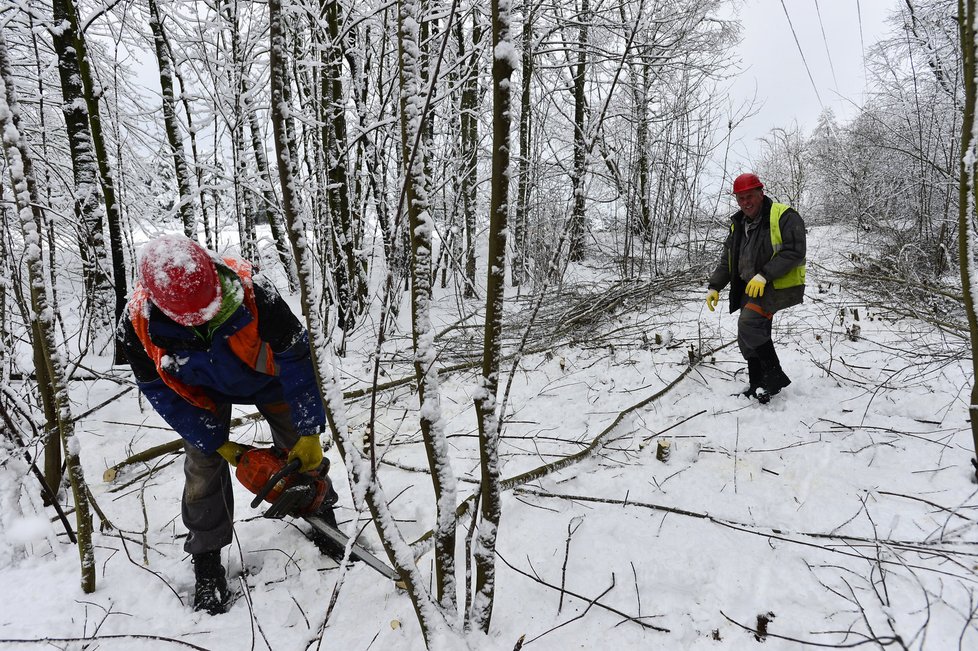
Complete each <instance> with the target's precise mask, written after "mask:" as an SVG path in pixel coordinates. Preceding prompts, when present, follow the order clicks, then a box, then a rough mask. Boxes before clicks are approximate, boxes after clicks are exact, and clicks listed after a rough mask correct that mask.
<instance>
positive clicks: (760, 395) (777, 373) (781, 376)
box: [755, 341, 791, 405]
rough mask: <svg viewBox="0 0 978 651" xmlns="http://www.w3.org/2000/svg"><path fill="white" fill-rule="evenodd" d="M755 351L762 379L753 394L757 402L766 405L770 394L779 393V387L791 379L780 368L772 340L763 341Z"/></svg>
mask: <svg viewBox="0 0 978 651" xmlns="http://www.w3.org/2000/svg"><path fill="white" fill-rule="evenodd" d="M757 352H758V359H760V360H761V367H762V375H761V378H762V379H761V386H760V387H759V388H758V389H757V391H756V393H755V395H756V397H757V401H758V402H759V403H761V404H762V405H766V404H767V403H768V402H770V400H771V396H775V395H777V394H779V393H780V392H781V389H783V388H785V387H786V386H788V385H789V384H791V379H790V378H789V377H788V376H787V375H785V373H784V371H783V370H781V360H779V359H778V353H777V351H776V350H774V342H773V341H768V342H767V343H765V344H764V345H763V346H761V347H760V348H759V349H758V351H757Z"/></svg>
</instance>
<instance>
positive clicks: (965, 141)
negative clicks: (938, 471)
mask: <svg viewBox="0 0 978 651" xmlns="http://www.w3.org/2000/svg"><path fill="white" fill-rule="evenodd" d="M975 19H976V16H975V0H958V29H959V30H960V33H961V51H962V56H963V58H964V97H965V99H964V115H963V117H962V125H961V166H960V174H961V178H960V185H959V190H958V258H959V264H960V265H961V266H960V271H961V289H962V290H963V294H964V309H965V314H967V315H968V330H969V331H970V333H971V350H972V351H973V353H975V354H972V356H971V360H972V378H971V381H972V385H971V402H970V403H969V405H968V414H969V415H970V416H971V436H972V438H973V439H974V446H975V455H976V456H975V458H974V459H972V461H971V462H972V463H973V464H974V466H975V479H976V481H978V313H976V311H975V310H976V307H975V295H976V294H978V273H976V272H975V269H974V265H975V253H976V246H975V232H974V229H973V228H972V226H971V224H972V220H973V219H974V218H975V214H976V212H978V210H976V207H978V173H976V171H978V170H976V167H975V150H976V144H978V143H976V142H975V133H974V126H975V103H976V95H978V79H976V75H978V44H976V41H975V38H976V37H978V26H976V25H975Z"/></svg>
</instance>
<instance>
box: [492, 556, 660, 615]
mask: <svg viewBox="0 0 978 651" xmlns="http://www.w3.org/2000/svg"><path fill="white" fill-rule="evenodd" d="M496 556H498V557H499V560H501V561H502V562H503V563H504V564H505V565H506V567H508V568H509V569H511V570H513V571H514V572H516V573H517V574H522V575H523V576H525V577H528V578H531V579H533V580H534V581H536V582H537V583H539V584H540V585H545V586H547V587H548V588H551V589H553V590H560V588H559V587H558V586H555V585H554V584H552V583H547V582H546V581H544V580H543V579H541V578H540V577H538V576H534V575H533V574H530V573H529V572H527V571H525V570H521V569H519V568H518V567H516V566H514V565H513V564H512V563H510V562H509V561H507V560H506V559H505V558H504V557H503V555H502V554H500V553H499V550H498V549H497V550H496ZM613 586H614V584H612V587H613ZM564 592H566V593H567V594H569V595H570V596H572V597H574V598H576V599H580V600H581V601H584V602H586V603H588V604H593V605H595V606H598V607H599V608H604V609H605V610H607V611H608V612H612V613H614V614H616V615H618V616H620V617H624V618H625V619H627V620H628V621H630V622H634V623H635V624H638V625H639V626H641V627H643V628H648V629H651V630H653V631H659V632H660V633H671V632H672V631H671V630H669V629H668V628H662V627H661V626H656V625H654V624H649V623H648V622H643V621H642V619H645V618H647V617H651V615H644V616H642V617H641V618H638V617H632V616H631V615H628V614H626V613H623V612H622V611H620V610H618V609H617V608H612V607H611V606H606V605H604V604H603V603H601V602H600V601H598V597H595V598H594V599H589V598H587V597H585V596H583V595H579V594H577V593H576V592H571V591H570V590H565V591H564Z"/></svg>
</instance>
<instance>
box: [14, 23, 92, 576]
mask: <svg viewBox="0 0 978 651" xmlns="http://www.w3.org/2000/svg"><path fill="white" fill-rule="evenodd" d="M0 126H2V131H3V148H4V153H5V155H6V159H7V163H8V170H9V174H10V182H11V185H12V187H13V191H14V203H15V207H16V210H17V216H18V222H19V224H20V230H21V236H22V237H23V239H24V245H25V252H24V262H25V263H26V265H25V266H26V267H27V274H28V279H29V282H30V317H31V331H32V333H34V341H33V342H32V344H33V346H34V348H35V349H36V350H38V351H39V356H40V361H41V363H42V364H43V366H44V367H45V369H46V373H47V378H48V380H49V382H48V383H45V384H43V385H39V386H38V392H39V393H40V394H41V399H42V400H43V401H45V402H46V403H48V404H53V407H54V409H53V411H54V413H55V418H56V421H57V432H58V434H59V438H60V440H61V445H62V447H63V451H64V455H65V462H66V465H67V471H68V479H69V481H70V483H71V492H72V497H73V499H74V502H75V521H76V527H77V529H78V555H79V558H80V561H81V588H82V590H83V591H84V592H86V593H91V592H94V591H95V554H94V550H93V548H92V516H91V512H90V511H89V503H88V493H87V490H88V488H87V486H86V484H85V476H84V473H83V472H82V466H81V460H80V459H79V450H80V447H81V446H80V444H79V441H78V439H77V437H76V436H75V432H74V424H73V421H72V417H71V403H70V401H69V398H68V382H67V376H66V373H65V365H64V361H63V360H62V359H61V355H60V353H59V351H58V345H57V335H56V329H55V327H54V310H53V308H52V306H51V305H50V303H49V300H48V296H47V289H46V287H45V282H44V269H43V262H42V258H41V254H42V246H41V228H40V225H41V215H40V208H39V206H40V201H39V198H38V196H37V188H36V184H35V181H34V172H33V164H32V161H31V155H30V149H29V147H28V144H27V142H26V141H25V140H24V138H23V137H22V135H21V132H20V109H19V106H18V102H17V93H16V90H15V87H14V75H13V70H12V66H11V62H10V59H9V56H8V53H7V43H6V40H5V39H4V37H3V35H2V34H0ZM38 370H40V369H38ZM45 411H48V410H47V409H46V410H45Z"/></svg>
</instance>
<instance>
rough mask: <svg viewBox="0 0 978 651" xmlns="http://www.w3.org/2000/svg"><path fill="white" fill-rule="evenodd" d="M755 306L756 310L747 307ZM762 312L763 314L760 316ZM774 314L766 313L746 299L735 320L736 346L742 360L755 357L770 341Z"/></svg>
mask: <svg viewBox="0 0 978 651" xmlns="http://www.w3.org/2000/svg"><path fill="white" fill-rule="evenodd" d="M749 305H753V306H755V307H756V308H757V309H754V308H751V307H748V306H749ZM762 312H763V314H762ZM773 320H774V313H773V312H767V311H765V310H763V308H760V307H758V306H757V303H756V302H754V301H752V300H751V299H748V300H746V301H744V304H743V305H742V306H741V308H740V318H739V319H737V345H738V346H740V354H741V355H743V356H744V359H751V358H752V357H756V356H757V351H758V349H760V347H761V346H763V345H764V344H766V343H767V342H769V341H771V325H772V323H773Z"/></svg>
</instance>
